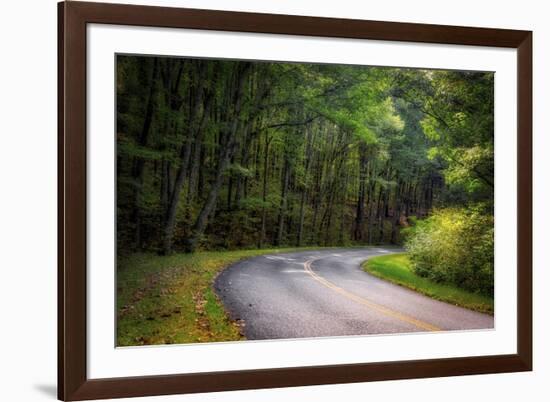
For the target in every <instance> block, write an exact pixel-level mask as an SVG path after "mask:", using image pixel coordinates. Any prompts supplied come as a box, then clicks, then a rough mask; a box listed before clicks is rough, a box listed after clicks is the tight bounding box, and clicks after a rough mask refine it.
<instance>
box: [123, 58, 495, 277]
mask: <svg viewBox="0 0 550 402" xmlns="http://www.w3.org/2000/svg"><path fill="white" fill-rule="evenodd" d="M116 95H117V241H118V253H119V254H129V253H131V252H133V251H138V250H149V251H154V252H159V253H162V254H170V253H172V252H174V251H178V252H194V251H196V250H219V249H235V248H256V247H257V248H263V247H271V246H307V245H318V246H336V245H363V244H379V243H391V244H401V243H402V241H403V238H404V234H405V235H406V234H407V230H408V231H409V232H411V233H412V234H410V236H411V240H410V244H411V250H412V251H414V246H415V243H414V242H415V241H416V246H417V250H418V247H419V245H420V247H421V246H423V247H429V244H430V243H429V241H428V240H430V239H429V238H425V239H424V240H425V242H424V243H422V242H421V241H422V235H423V234H424V235H427V234H430V233H431V236H432V240H433V239H438V241H440V242H441V241H443V240H442V239H444V238H445V236H444V235H443V234H441V233H443V232H441V230H444V229H445V225H447V226H448V228H451V227H452V225H456V224H460V223H461V222H462V223H464V225H466V226H464V225H462V226H461V228H462V229H461V230H463V232H460V233H459V232H457V233H458V236H459V237H460V238H462V237H464V233H466V232H464V230H466V229H464V228H465V227H466V228H467V230H469V231H468V232H467V233H469V234H470V235H471V236H473V238H474V239H477V240H479V239H480V238H483V236H486V237H487V236H488V237H487V239H488V240H487V241H489V240H490V244H489V245H485V246H484V247H489V248H490V247H492V208H493V74H492V73H483V72H460V71H435V70H421V69H403V68H382V67H365V66H349V65H323V64H302V63H301V64H296V63H273V62H270V63H268V62H248V61H220V60H204V59H190V58H169V57H166V58H159V57H139V56H120V55H119V56H117V87H116ZM430 219H431V220H430ZM457 221H458V222H457ZM479 227H481V228H482V229H479V230H481V232H479V231H478V232H476V231H475V230H474V228H479ZM468 228H469V229H468ZM483 228H485V229H483ZM403 229H406V230H405V231H403ZM430 230H431V232H430ZM438 230H439V231H440V233H439V235H437V231H438ZM414 231H416V234H414V233H413V232H414ZM434 233H435V234H434ZM461 233H462V234H461ZM455 234H456V233H455ZM415 236H416V237H415ZM442 236H443V237H442ZM426 239H428V240H426ZM426 241H428V243H426ZM462 246H464V245H462ZM486 251H487V250H484V251H483V252H486ZM437 252H440V251H437ZM491 255H492V254H491ZM488 258H489V257H488ZM489 259H490V264H492V257H490V258H489ZM491 286H492V282H491Z"/></svg>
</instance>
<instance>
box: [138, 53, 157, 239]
mask: <svg viewBox="0 0 550 402" xmlns="http://www.w3.org/2000/svg"><path fill="white" fill-rule="evenodd" d="M157 75H158V58H156V57H155V58H154V61H153V72H152V74H151V86H150V87H149V96H148V98H147V106H146V108H145V118H144V120H143V126H142V129H141V133H140V135H139V138H138V144H139V145H140V146H142V147H144V146H146V145H147V143H148V140H149V133H150V131H151V124H152V123H153V112H154V108H155V96H156V92H157V83H156V81H157ZM144 168H145V160H144V159H143V158H141V157H137V158H136V160H135V161H134V167H133V169H132V170H133V171H132V176H133V178H134V182H135V183H136V184H135V186H134V202H133V211H132V221H133V222H134V224H135V234H134V235H135V238H134V241H135V245H136V247H137V248H140V247H141V243H142V238H141V205H140V204H141V190H142V189H141V187H142V185H143V170H144Z"/></svg>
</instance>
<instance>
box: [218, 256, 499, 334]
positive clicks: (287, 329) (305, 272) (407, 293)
mask: <svg viewBox="0 0 550 402" xmlns="http://www.w3.org/2000/svg"><path fill="white" fill-rule="evenodd" d="M399 251H401V250H398V249H395V248H384V247H369V248H361V249H349V248H348V249H325V250H318V251H301V252H295V253H287V254H276V255H265V256H261V257H254V258H251V259H247V260H244V261H241V262H238V263H236V264H234V265H232V266H230V267H228V268H227V269H225V270H224V271H222V272H221V273H220V275H219V276H218V277H217V278H216V281H215V283H214V289H215V291H216V293H217V294H218V296H219V297H220V299H221V300H222V302H223V303H224V305H225V307H226V309H227V310H228V312H229V314H230V316H231V317H232V319H234V320H237V321H239V322H240V323H241V324H242V325H243V330H244V335H245V336H246V338H248V339H281V338H303V337H318V336H342V335H366V334H389V333H403V332H418V331H439V330H468V329H490V328H493V327H494V319H493V316H490V315H487V314H481V313H477V312H474V311H471V310H467V309H464V308H461V307H457V306H454V305H451V304H447V303H443V302H440V301H437V300H433V299H431V298H429V297H426V296H423V295H421V294H419V293H416V292H414V291H411V290H409V289H406V288H403V287H401V286H397V285H394V284H392V283H389V282H387V281H384V280H382V279H378V278H376V277H374V276H372V275H370V274H367V273H365V272H364V271H363V270H362V269H361V267H360V264H361V263H362V262H363V261H365V260H367V259H368V258H370V257H373V256H377V255H383V254H388V253H393V252H399Z"/></svg>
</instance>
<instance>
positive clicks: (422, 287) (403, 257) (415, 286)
mask: <svg viewBox="0 0 550 402" xmlns="http://www.w3.org/2000/svg"><path fill="white" fill-rule="evenodd" d="M363 268H364V270H365V271H367V272H369V273H371V274H373V275H375V276H377V277H379V278H382V279H385V280H388V281H390V282H393V283H395V284H398V285H400V286H404V287H406V288H409V289H412V290H414V291H416V292H420V293H422V294H424V295H426V296H429V297H432V298H434V299H437V300H441V301H444V302H447V303H451V304H454V305H457V306H462V307H466V308H469V309H471V310H475V311H479V312H482V313H493V310H494V300H493V298H492V296H486V295H482V294H479V293H473V292H469V291H467V290H464V289H461V288H459V287H457V286H454V285H452V284H443V283H438V282H435V281H433V280H431V279H428V278H425V277H422V276H419V275H417V274H416V273H415V272H414V269H413V264H412V263H411V261H410V258H409V256H408V255H407V254H391V255H384V256H380V257H373V258H370V259H369V260H367V261H366V262H365V263H364V264H363Z"/></svg>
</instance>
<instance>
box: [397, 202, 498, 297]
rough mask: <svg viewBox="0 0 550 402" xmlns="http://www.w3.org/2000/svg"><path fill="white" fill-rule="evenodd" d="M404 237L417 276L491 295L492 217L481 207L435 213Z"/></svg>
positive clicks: (419, 222)
mask: <svg viewBox="0 0 550 402" xmlns="http://www.w3.org/2000/svg"><path fill="white" fill-rule="evenodd" d="M406 235H407V239H406V242H405V247H406V248H407V250H408V251H409V255H410V259H411V262H412V264H413V267H414V272H415V273H416V274H417V275H419V276H421V277H424V278H428V279H429V280H432V281H434V282H436V283H449V284H453V285H456V286H458V287H460V288H462V289H466V290H468V291H472V292H477V293H481V294H484V295H488V296H492V295H493V285H494V261H493V258H494V229H493V217H492V216H491V215H488V214H487V213H486V212H485V211H484V208H483V207H482V206H477V207H470V208H461V209H458V208H447V209H440V210H436V211H434V212H433V213H432V215H431V216H430V217H428V218H427V219H423V220H418V221H417V222H416V223H415V225H414V226H412V227H410V228H409V229H408V230H407V233H406Z"/></svg>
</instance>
